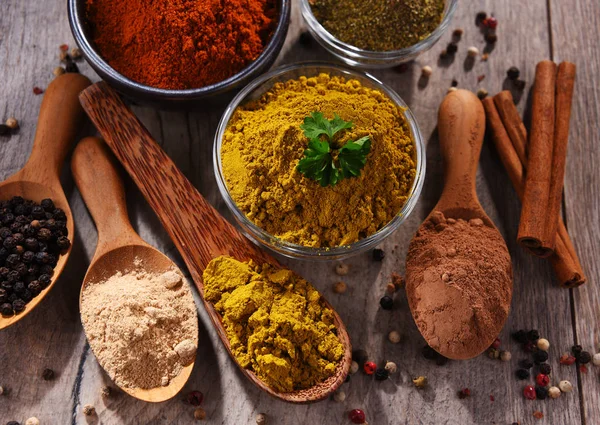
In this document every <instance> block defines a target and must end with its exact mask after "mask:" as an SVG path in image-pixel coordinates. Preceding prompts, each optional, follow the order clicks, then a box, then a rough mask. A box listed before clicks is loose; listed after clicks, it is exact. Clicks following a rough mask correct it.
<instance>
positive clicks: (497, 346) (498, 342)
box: [492, 338, 500, 349]
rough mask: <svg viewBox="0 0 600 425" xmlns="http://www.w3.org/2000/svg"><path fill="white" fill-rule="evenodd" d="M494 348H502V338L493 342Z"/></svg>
mask: <svg viewBox="0 0 600 425" xmlns="http://www.w3.org/2000/svg"><path fill="white" fill-rule="evenodd" d="M492 348H495V349H498V348H500V338H496V339H495V340H494V342H492Z"/></svg>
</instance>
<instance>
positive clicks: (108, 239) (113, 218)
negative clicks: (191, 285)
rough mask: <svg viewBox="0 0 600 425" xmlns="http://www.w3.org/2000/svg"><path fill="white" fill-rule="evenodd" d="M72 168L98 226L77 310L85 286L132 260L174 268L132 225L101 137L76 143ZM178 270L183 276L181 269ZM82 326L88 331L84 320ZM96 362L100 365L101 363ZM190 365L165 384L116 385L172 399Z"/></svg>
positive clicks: (155, 268) (148, 267)
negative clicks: (153, 386) (92, 256)
mask: <svg viewBox="0 0 600 425" xmlns="http://www.w3.org/2000/svg"><path fill="white" fill-rule="evenodd" d="M71 168H72V170H73V177H74V178H75V183H76V184H77V188H78V189H79V192H81V196H82V197H83V200H84V201H85V204H86V206H87V207H88V210H89V211H90V214H91V215H92V217H93V218H94V222H95V223H96V228H97V229H98V243H97V246H96V252H95V253H94V258H93V259H92V261H91V264H90V267H89V268H88V271H87V273H86V275H85V278H84V280H83V285H82V286H81V292H80V296H79V309H80V311H83V309H85V308H86V306H85V305H83V303H82V295H83V293H84V290H85V287H86V286H87V285H89V284H91V283H94V282H100V281H102V280H105V279H107V278H109V277H111V276H114V275H115V274H117V273H118V272H121V273H127V271H130V270H133V269H135V267H136V266H135V263H139V264H141V267H143V269H144V270H145V271H147V272H149V273H156V274H162V273H164V272H167V271H169V270H178V268H177V266H176V265H175V263H173V261H171V260H170V259H169V257H167V256H166V255H165V254H163V253H162V252H160V251H159V250H157V249H156V248H154V247H152V246H150V245H148V244H147V243H146V242H145V241H144V240H143V239H142V238H141V237H140V236H139V235H138V234H137V233H136V232H135V230H134V229H133V227H131V223H130V222H129V218H128V215H127V204H126V202H125V189H124V188H123V182H122V181H121V178H120V177H119V174H118V172H117V169H116V168H115V164H114V159H113V157H112V155H111V153H110V151H109V149H108V147H107V146H106V144H105V143H104V142H103V141H102V140H101V139H98V138H95V137H87V138H85V139H83V140H82V141H81V142H79V144H78V145H77V147H76V148H75V152H74V153H73V159H72V160H71ZM180 274H181V275H183V273H181V272H180ZM183 284H184V285H185V284H186V283H185V282H184V283H183ZM188 296H189V298H190V299H189V301H190V302H191V303H193V302H194V300H193V299H192V294H191V292H188ZM196 320H198V319H197V318H196ZM83 328H84V330H85V331H86V334H87V332H88V330H87V329H86V327H85V322H84V327H83ZM188 339H190V340H193V341H194V343H195V345H196V347H197V346H198V334H196V335H189V338H188ZM194 358H195V355H194ZM100 366H102V367H104V365H103V364H100ZM132 366H133V365H132ZM140 367H141V365H140ZM193 368H194V362H192V363H190V364H188V365H186V366H184V367H183V369H182V370H181V372H180V373H179V375H177V376H176V377H175V378H173V379H171V381H170V382H169V384H168V385H167V386H160V387H156V388H151V389H142V388H124V387H121V389H122V390H123V391H125V392H126V393H127V394H129V395H131V396H133V397H135V398H138V399H140V400H144V401H149V402H154V403H158V402H161V401H165V400H168V399H170V398H173V397H174V396H175V395H176V394H177V393H178V392H179V391H180V390H181V389H182V388H183V386H184V385H185V383H186V382H187V380H188V378H189V377H190V375H191V373H192V369H193Z"/></svg>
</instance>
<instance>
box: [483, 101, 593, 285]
mask: <svg viewBox="0 0 600 425" xmlns="http://www.w3.org/2000/svg"><path fill="white" fill-rule="evenodd" d="M483 106H484V109H485V112H486V116H487V120H488V128H490V129H491V131H492V135H493V137H492V139H493V141H494V144H495V145H496V150H497V151H498V155H499V156H500V160H501V161H502V164H503V165H504V168H505V169H506V171H507V173H508V176H509V178H510V180H511V182H512V184H513V186H514V188H515V190H516V192H517V195H518V197H519V199H521V200H522V199H523V193H524V188H525V172H526V168H527V159H524V160H523V159H522V158H521V157H520V155H519V154H518V152H519V151H522V152H524V151H525V144H526V140H527V131H526V130H525V137H521V136H518V137H515V138H514V139H512V138H511V137H510V136H509V133H508V130H507V129H506V128H508V127H513V128H518V127H521V126H522V128H523V129H524V128H525V127H524V126H523V122H522V120H521V117H520V116H519V113H518V111H517V108H516V107H515V105H514V102H513V100H512V95H511V94H510V92H508V91H503V92H501V93H499V94H498V95H496V96H495V97H494V98H493V99H492V98H486V99H484V100H483ZM501 117H507V119H508V120H510V122H506V123H505V122H504V121H503V120H502V118H501ZM513 134H515V133H513ZM550 263H551V264H552V268H553V269H554V273H555V274H556V277H557V279H558V282H559V284H560V285H561V286H562V287H566V288H574V287H576V286H579V285H582V284H584V283H585V282H586V277H585V275H584V274H583V269H582V267H581V264H580V263H579V259H578V257H577V254H576V252H575V248H574V247H573V243H572V242H571V239H570V238H569V234H568V233H567V229H566V227H565V224H564V222H563V220H562V218H559V220H558V236H557V239H556V248H555V250H554V254H552V256H550Z"/></svg>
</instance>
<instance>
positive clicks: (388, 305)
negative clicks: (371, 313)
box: [379, 295, 394, 310]
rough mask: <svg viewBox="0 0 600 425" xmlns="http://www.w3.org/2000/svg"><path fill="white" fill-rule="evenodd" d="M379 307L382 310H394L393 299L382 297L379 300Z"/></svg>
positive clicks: (387, 296) (386, 296)
mask: <svg viewBox="0 0 600 425" xmlns="http://www.w3.org/2000/svg"><path fill="white" fill-rule="evenodd" d="M379 305H380V306H381V308H382V309H384V310H391V309H392V308H394V299H393V298H392V297H390V296H389V295H384V296H383V297H381V299H380V300H379Z"/></svg>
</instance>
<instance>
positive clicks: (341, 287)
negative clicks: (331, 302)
mask: <svg viewBox="0 0 600 425" xmlns="http://www.w3.org/2000/svg"><path fill="white" fill-rule="evenodd" d="M346 289H348V286H347V285H346V283H344V282H342V281H339V282H336V283H334V284H333V292H335V293H336V294H343V293H344V292H346Z"/></svg>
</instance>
